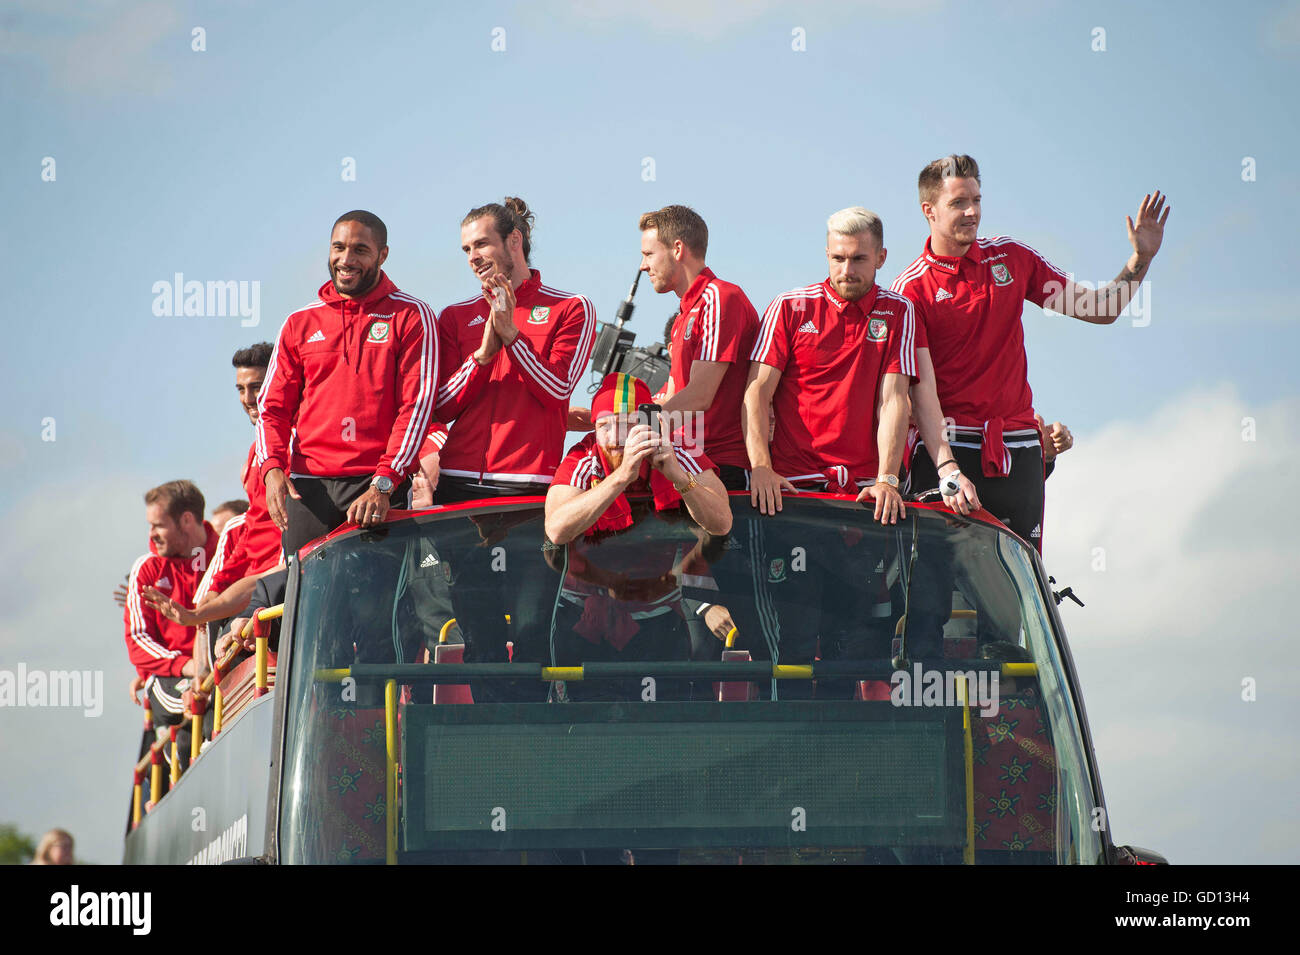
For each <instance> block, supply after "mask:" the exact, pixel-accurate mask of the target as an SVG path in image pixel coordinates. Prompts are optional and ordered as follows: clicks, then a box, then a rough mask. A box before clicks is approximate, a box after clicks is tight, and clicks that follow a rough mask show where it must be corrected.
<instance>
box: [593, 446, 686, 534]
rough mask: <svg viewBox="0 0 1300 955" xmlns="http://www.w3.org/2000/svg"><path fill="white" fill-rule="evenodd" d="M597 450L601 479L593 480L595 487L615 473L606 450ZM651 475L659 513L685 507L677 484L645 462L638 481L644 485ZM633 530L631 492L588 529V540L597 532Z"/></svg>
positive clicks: (656, 507) (651, 484) (624, 495)
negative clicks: (675, 485)
mask: <svg viewBox="0 0 1300 955" xmlns="http://www.w3.org/2000/svg"><path fill="white" fill-rule="evenodd" d="M595 447H596V462H597V464H598V465H599V469H600V476H599V477H593V478H592V479H591V486H592V487H595V486H596V485H597V484H598V483H600V482H601V481H603V480H605V478H607V477H609V475H610V473H611V472H612V471H613V470H614V469H613V468H611V467H610V464H609V460H608V459H607V458H606V457H605V449H604V448H602V447H601V446H600V445H599V444H596V445H595ZM647 471H648V472H649V477H648V480H649V483H650V493H651V494H652V495H653V496H654V502H655V510H656V511H666V510H668V509H670V508H674V507H677V506H678V505H679V504H681V502H682V496H681V494H680V493H679V492H678V490H677V488H676V487H674V486H673V482H672V481H670V480H668V479H667V478H666V477H664V476H663V474H662V472H660V471H658V470H656V469H654V468H652V467H651V466H650V461H649V459H646V460H645V461H642V462H641V472H640V474H639V476H638V479H639V480H641V481H645V480H647V473H646V472H647ZM633 484H635V482H633ZM631 526H632V508H631V506H630V505H629V504H628V502H627V491H624V492H623V493H622V494H620V495H619V496H618V497H616V498H614V501H613V503H611V504H610V505H609V507H607V508H605V513H604V514H602V515H600V517H599V518H597V519H596V523H595V524H592V525H591V526H590V527H588V528H587V536H588V537H590V536H591V535H593V534H595V533H596V532H597V531H621V530H625V529H627V528H629V527H631Z"/></svg>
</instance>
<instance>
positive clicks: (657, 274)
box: [641, 229, 682, 293]
mask: <svg viewBox="0 0 1300 955" xmlns="http://www.w3.org/2000/svg"><path fill="white" fill-rule="evenodd" d="M681 244H682V243H681V240H678V241H677V242H674V243H673V245H674V246H676V247H678V250H680V247H681ZM681 267H682V266H681V255H680V251H678V252H677V253H676V254H675V252H674V249H671V248H669V247H668V246H666V245H664V244H663V243H662V242H660V241H659V230H658V229H646V230H645V231H644V232H642V233H641V271H642V272H644V273H646V275H647V276H648V277H649V279H650V284H651V285H653V286H654V290H655V291H656V292H660V293H662V292H670V291H672V290H673V289H674V288H676V287H677V285H678V284H679V279H680V275H679V271H680V269H681Z"/></svg>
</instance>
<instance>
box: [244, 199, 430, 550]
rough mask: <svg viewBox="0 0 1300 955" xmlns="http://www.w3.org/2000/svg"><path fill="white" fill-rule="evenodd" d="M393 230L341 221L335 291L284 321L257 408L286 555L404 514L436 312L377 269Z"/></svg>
mask: <svg viewBox="0 0 1300 955" xmlns="http://www.w3.org/2000/svg"><path fill="white" fill-rule="evenodd" d="M387 258H388V229H387V227H386V226H385V225H384V223H383V222H382V221H381V220H380V219H379V217H378V216H376V215H374V214H373V213H370V212H364V211H354V212H348V213H345V214H344V215H342V216H340V217H339V218H338V220H337V221H335V223H334V230H333V232H332V234H331V236H330V253H329V259H328V266H329V272H330V281H329V282H326V283H325V284H324V285H322V286H321V288H320V291H319V292H318V294H319V296H320V298H319V300H318V301H316V302H313V303H312V304H310V305H308V306H307V307H306V308H304V309H300V310H299V311H296V312H294V313H293V314H291V315H290V316H289V317H288V319H286V320H285V323H284V327H283V328H282V329H281V330H280V336H279V339H278V340H277V342H276V346H275V353H274V354H273V355H272V356H271V363H270V366H269V367H268V369H267V373H266V381H265V383H264V384H263V386H262V392H261V396H260V397H259V399H258V412H259V419H258V422H257V463H258V468H259V473H260V476H261V478H262V481H263V483H264V485H265V488H266V506H267V511H268V513H269V514H270V516H271V520H272V521H274V522H275V525H276V527H278V528H279V529H280V531H281V533H282V545H283V548H284V552H285V555H286V556H289V555H293V554H295V553H296V552H297V551H298V549H299V548H300V547H302V545H303V544H306V543H308V542H309V541H311V540H314V539H315V538H317V537H319V536H321V535H322V534H325V533H328V532H329V531H331V530H333V529H334V528H336V527H338V526H339V525H340V524H342V523H344V522H345V521H351V522H354V523H357V524H360V525H361V526H363V527H369V526H374V525H376V524H380V523H382V522H383V520H384V518H385V517H386V516H387V514H388V510H389V507H390V506H394V505H404V504H405V503H406V501H407V498H408V489H409V486H410V485H409V481H408V480H407V479H408V476H409V475H410V473H411V472H412V471H414V470H415V469H416V468H418V467H419V453H420V447H421V445H422V444H423V443H424V439H425V435H426V434H427V433H428V431H429V426H430V424H431V422H432V419H433V405H434V400H435V397H436V388H437V378H438V338H437V333H436V331H435V327H434V317H433V311H432V310H431V309H430V308H429V306H428V305H426V304H425V303H424V302H422V301H420V300H419V299H417V298H414V297H413V296H410V295H407V294H406V293H405V292H401V291H398V288H397V286H396V285H394V284H393V282H392V280H391V279H389V278H388V276H387V275H386V274H384V273H383V272H382V271H381V267H382V266H383V264H384V261H385V260H386V259H387Z"/></svg>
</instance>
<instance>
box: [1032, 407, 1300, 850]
mask: <svg viewBox="0 0 1300 955" xmlns="http://www.w3.org/2000/svg"><path fill="white" fill-rule="evenodd" d="M1248 417H1249V418H1253V419H1254V421H1255V433H1256V437H1257V440H1255V441H1253V442H1252V441H1245V440H1243V437H1242V436H1243V419H1244V418H1248ZM1297 421H1300V400H1296V399H1288V400H1285V401H1281V402H1278V403H1275V404H1272V405H1268V406H1260V407H1254V406H1250V405H1247V404H1246V403H1245V402H1244V401H1242V399H1241V398H1240V397H1238V395H1237V394H1236V392H1235V390H1233V389H1231V388H1228V387H1223V388H1218V389H1214V390H1202V391H1194V392H1190V393H1187V394H1184V395H1180V396H1177V397H1175V398H1173V399H1171V400H1169V401H1168V403H1166V404H1164V405H1162V406H1159V407H1155V408H1153V409H1151V410H1150V411H1148V412H1147V413H1145V414H1141V415H1140V416H1139V417H1138V418H1137V419H1136V420H1135V421H1133V422H1129V423H1124V424H1117V425H1112V426H1109V427H1107V428H1105V429H1103V430H1102V431H1100V432H1098V433H1096V434H1091V435H1080V436H1079V438H1078V443H1077V445H1076V447H1075V448H1074V450H1072V451H1070V452H1069V454H1067V455H1066V456H1065V457H1063V458H1062V459H1061V462H1060V467H1058V469H1057V471H1056V473H1055V474H1054V475H1053V477H1052V478H1051V480H1050V481H1049V482H1048V485H1047V493H1048V514H1047V520H1046V524H1045V528H1044V531H1045V548H1046V562H1047V567H1048V571H1049V572H1050V573H1052V574H1054V575H1055V576H1056V578H1057V580H1058V582H1059V583H1060V584H1062V585H1064V584H1070V585H1072V586H1073V587H1074V589H1075V592H1076V593H1078V594H1079V595H1080V597H1081V598H1082V599H1083V600H1084V602H1085V603H1086V604H1087V607H1086V608H1084V609H1080V608H1078V607H1075V606H1074V605H1073V604H1070V603H1068V602H1067V603H1066V604H1065V605H1064V606H1063V607H1062V615H1063V617H1064V619H1065V624H1066V627H1067V629H1068V631H1069V636H1070V645H1071V648H1072V651H1073V653H1074V657H1075V661H1076V663H1077V664H1078V668H1079V672H1080V680H1081V682H1082V689H1083V694H1084V701H1085V705H1086V707H1087V710H1088V715H1089V719H1090V722H1091V726H1092V729H1093V732H1094V734H1095V736H1096V740H1095V742H1096V747H1097V758H1098V762H1099V766H1100V772H1101V777H1102V782H1103V784H1104V786H1105V791H1106V797H1107V803H1108V805H1109V809H1110V820H1111V829H1112V833H1113V835H1114V836H1115V838H1116V840H1117V841H1119V842H1121V843H1124V842H1131V843H1134V844H1137V845H1143V846H1146V847H1148V848H1152V849H1156V850H1157V851H1160V852H1163V853H1164V854H1165V855H1167V856H1169V858H1170V859H1171V860H1172V861H1177V862H1240V863H1245V862H1253V863H1258V862H1296V861H1300V832H1298V831H1297V829H1296V827H1295V826H1294V825H1289V824H1286V823H1285V822H1284V820H1287V819H1288V818H1290V816H1291V815H1292V814H1293V811H1294V799H1293V797H1292V795H1291V794H1292V793H1293V792H1294V789H1295V786H1296V784H1297V782H1300V757H1298V756H1297V753H1300V694H1297V693H1296V690H1295V687H1296V686H1297V679H1300V645H1298V644H1297V642H1296V640H1295V638H1294V630H1295V625H1294V616H1295V607H1294V606H1292V604H1291V601H1290V599H1289V598H1290V597H1291V595H1292V594H1293V593H1294V592H1295V591H1296V572H1295V560H1296V539H1297V533H1298V532H1300V519H1298V518H1297V516H1296V512H1295V509H1294V508H1293V507H1290V506H1289V505H1288V504H1287V499H1288V495H1287V494H1286V493H1285V485H1286V484H1287V483H1289V482H1293V481H1294V480H1295V479H1296V477H1297V475H1300V448H1298V439H1300V427H1298V426H1297ZM1095 548H1102V549H1104V559H1105V570H1104V571H1097V570H1094V569H1093V562H1094V560H1096V559H1097V557H1098V556H1099V555H1098V554H1097V552H1096V551H1095V550H1094V549H1095ZM1247 677H1251V678H1254V679H1255V680H1256V683H1257V693H1258V698H1257V700H1256V701H1255V702H1245V701H1243V700H1242V680H1243V679H1244V678H1247Z"/></svg>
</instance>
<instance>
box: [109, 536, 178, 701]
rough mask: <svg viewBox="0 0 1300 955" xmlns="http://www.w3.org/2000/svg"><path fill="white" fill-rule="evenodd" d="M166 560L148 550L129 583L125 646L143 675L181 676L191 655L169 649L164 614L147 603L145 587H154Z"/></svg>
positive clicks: (125, 619)
mask: <svg viewBox="0 0 1300 955" xmlns="http://www.w3.org/2000/svg"><path fill="white" fill-rule="evenodd" d="M164 567H166V562H165V561H163V560H161V559H160V558H157V557H154V556H153V555H152V554H145V555H144V556H143V557H141V558H139V559H138V560H136V562H135V566H134V567H132V568H131V575H130V577H129V578H128V579H127V584H126V610H125V611H124V612H123V619H124V621H125V623H126V650H127V654H128V655H129V656H130V658H131V665H132V666H134V667H135V671H136V673H138V674H140V676H149V675H151V674H153V675H156V676H180V675H181V668H182V667H184V666H185V663H186V661H188V660H189V657H186V656H182V655H181V652H180V651H179V650H172V649H169V648H168V647H167V645H166V640H165V638H164V636H163V625H164V623H165V622H166V621H165V618H164V617H163V616H162V615H161V614H160V613H158V611H157V610H154V609H153V607H151V606H149V604H147V603H145V600H144V596H143V594H144V589H145V588H146V587H152V586H153V585H154V584H155V583H156V582H157V580H158V578H159V577H160V576H161V575H162V571H163V568H164Z"/></svg>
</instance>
